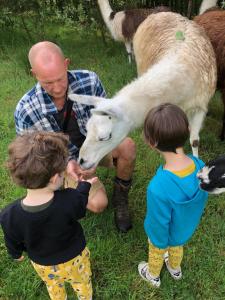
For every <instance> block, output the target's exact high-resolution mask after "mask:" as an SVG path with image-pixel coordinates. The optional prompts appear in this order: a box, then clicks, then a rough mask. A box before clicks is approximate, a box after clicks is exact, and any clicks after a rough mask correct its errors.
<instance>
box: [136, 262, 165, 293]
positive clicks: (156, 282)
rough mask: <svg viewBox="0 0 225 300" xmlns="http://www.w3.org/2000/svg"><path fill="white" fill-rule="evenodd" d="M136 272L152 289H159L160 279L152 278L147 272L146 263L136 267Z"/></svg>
mask: <svg viewBox="0 0 225 300" xmlns="http://www.w3.org/2000/svg"><path fill="white" fill-rule="evenodd" d="M138 272H139V274H140V276H141V277H142V278H143V279H144V280H145V281H148V282H150V283H151V285H152V286H154V287H157V288H158V287H160V284H161V281H160V277H159V276H157V277H154V276H152V275H151V274H150V273H149V271H148V263H147V262H146V261H142V262H140V263H139V265H138Z"/></svg>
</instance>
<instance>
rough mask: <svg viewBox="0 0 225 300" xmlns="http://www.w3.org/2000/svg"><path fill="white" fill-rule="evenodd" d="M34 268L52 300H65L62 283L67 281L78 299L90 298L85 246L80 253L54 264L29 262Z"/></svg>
mask: <svg viewBox="0 0 225 300" xmlns="http://www.w3.org/2000/svg"><path fill="white" fill-rule="evenodd" d="M31 263H32V265H33V267H34V269H35V270H36V272H37V273H38V275H39V276H40V277H41V279H42V280H43V281H44V282H45V284H46V286H47V289H48V293H49V296H50V298H51V299H53V300H65V299H66V290H65V286H64V283H65V282H69V283H70V284H71V286H72V287H73V289H74V291H75V292H76V293H77V296H78V299H82V300H91V299H92V284H91V275H92V274H91V267H90V252H89V250H88V248H87V247H86V248H85V249H84V250H83V252H82V253H81V255H78V256H76V257H75V258H73V259H71V260H69V261H67V262H65V263H62V264H58V265H54V266H41V265H38V264H36V263H34V262H31Z"/></svg>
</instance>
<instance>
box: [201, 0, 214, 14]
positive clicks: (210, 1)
mask: <svg viewBox="0 0 225 300" xmlns="http://www.w3.org/2000/svg"><path fill="white" fill-rule="evenodd" d="M216 4H217V0H203V1H202V4H201V6H200V9H199V14H200V15H201V14H203V13H204V12H205V11H206V10H207V9H209V8H211V7H213V6H216Z"/></svg>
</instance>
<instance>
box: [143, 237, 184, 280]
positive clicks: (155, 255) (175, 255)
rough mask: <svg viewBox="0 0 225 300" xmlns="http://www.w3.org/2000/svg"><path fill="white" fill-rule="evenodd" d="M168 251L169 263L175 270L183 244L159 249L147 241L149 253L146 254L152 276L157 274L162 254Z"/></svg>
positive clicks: (160, 265) (179, 263) (162, 259)
mask: <svg viewBox="0 0 225 300" xmlns="http://www.w3.org/2000/svg"><path fill="white" fill-rule="evenodd" d="M167 251H168V254H169V265H170V267H171V268H172V269H174V270H177V269H178V268H179V267H180V265H181V261H182V258H183V246H177V247H169V248H166V249H160V248H157V247H155V246H154V245H152V244H151V243H150V242H149V254H148V268H149V272H150V274H151V275H152V276H156V277H157V276H159V275H160V272H161V269H162V266H163V262H164V257H163V255H164V254H165V253H166V252H167Z"/></svg>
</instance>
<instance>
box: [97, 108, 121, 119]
mask: <svg viewBox="0 0 225 300" xmlns="http://www.w3.org/2000/svg"><path fill="white" fill-rule="evenodd" d="M91 113H92V114H95V115H99V116H109V117H113V118H117V119H120V118H122V114H121V112H120V111H119V110H118V109H116V108H115V107H114V108H109V109H104V110H103V109H95V108H94V109H91Z"/></svg>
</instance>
